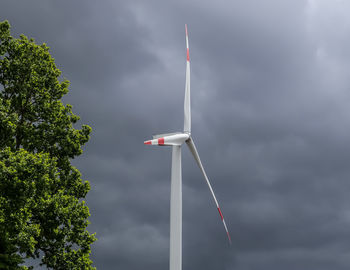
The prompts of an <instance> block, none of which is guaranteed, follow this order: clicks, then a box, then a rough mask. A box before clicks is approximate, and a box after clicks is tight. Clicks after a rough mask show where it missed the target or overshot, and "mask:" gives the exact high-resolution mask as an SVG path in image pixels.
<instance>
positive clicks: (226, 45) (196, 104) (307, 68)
mask: <svg viewBox="0 0 350 270" xmlns="http://www.w3.org/2000/svg"><path fill="white" fill-rule="evenodd" d="M349 10H350V6H349V4H348V3H346V2H345V1H340V0H339V1H330V0H326V1H322V2H319V1H313V0H309V1H276V0H268V1H257V0H251V1H243V0H235V1H231V2H229V3H228V2H227V1H223V0H220V1H215V2H214V1H190V2H189V1H183V0H181V1H176V2H175V1H174V2H171V1H170V2H169V1H156V0H150V1H102V2H101V1H100V2H96V3H95V2H93V1H74V2H71V1H59V2H54V1H45V2H43V1H30V2H20V1H11V2H10V1H7V2H5V1H3V3H2V4H1V9H0V18H1V19H8V20H9V21H10V23H11V24H12V31H13V33H15V34H16V35H17V34H20V33H25V34H26V35H28V36H30V37H34V38H35V39H36V40H37V41H38V42H46V43H47V44H48V45H49V46H50V47H51V52H52V54H53V55H54V57H55V59H56V63H57V65H58V66H59V68H60V69H61V70H62V71H63V76H64V77H66V78H67V79H69V80H70V81H71V87H70V93H69V94H68V95H67V97H65V101H66V102H68V103H71V104H73V106H74V111H75V112H76V113H77V114H78V115H80V116H81V117H82V120H81V122H82V123H87V124H89V125H91V126H92V127H93V134H92V138H91V141H90V142H89V143H88V144H87V145H86V147H85V152H84V155H82V156H81V157H79V158H78V159H77V160H76V161H75V164H76V165H77V166H78V168H79V169H80V170H81V171H82V173H83V176H84V178H85V179H88V180H90V183H91V186H92V189H91V192H90V193H89V195H88V198H87V202H88V205H89V207H90V212H91V214H92V216H91V225H90V227H89V229H90V231H92V232H97V237H98V238H99V240H98V242H96V243H95V244H94V245H93V255H92V257H93V260H94V264H95V266H97V267H98V268H100V269H131V270H132V269H155V270H156V269H167V267H168V253H169V195H170V162H171V151H170V149H168V148H166V147H162V148H150V147H144V145H143V143H142V142H143V141H144V140H146V139H148V138H150V136H151V135H152V134H157V133H164V132H172V131H178V130H181V129H182V126H183V95H184V84H185V81H184V80H185V77H184V75H185V49H184V46H185V43H184V24H185V23H187V24H188V25H189V32H190V51H191V61H192V62H191V82H192V85H191V86H192V87H191V89H192V131H193V137H194V140H195V142H196V144H197V148H198V151H199V153H200V155H201V158H202V160H203V163H204V166H205V168H206V170H207V173H208V175H209V178H210V179H211V181H212V184H213V187H214V190H215V192H216V195H217V197H218V199H219V201H220V202H221V206H222V208H223V211H224V214H225V218H226V220H227V223H228V225H229V228H230V231H231V234H232V238H233V245H232V246H231V247H229V246H228V243H227V240H226V239H225V237H226V236H225V232H224V229H223V228H222V224H221V221H220V219H219V217H218V215H217V212H216V209H215V206H214V203H213V201H212V199H211V198H210V193H209V191H208V190H207V187H206V184H205V182H204V181H203V179H202V176H201V173H200V171H199V170H198V168H197V166H196V164H195V162H194V161H193V159H192V157H191V154H190V153H189V151H188V150H187V149H183V184H184V186H183V193H184V198H183V199H184V218H183V234H184V235H183V266H184V267H183V268H184V269H239V270H245V269H249V270H254V269H281V268H283V269H287V270H288V269H317V270H322V269H334V270H341V269H348V266H349V264H350V261H349V256H348V250H349V248H350V245H349V244H348V241H347V239H348V238H349V236H350V229H349V228H350V227H349V225H350V208H349V203H350V200H349V198H348V194H349V192H350V182H349V181H348V179H349V178H350V169H349V168H350V167H349V166H348V160H349V159H350V146H349V145H350V139H349V138H350V137H349V136H348V130H349V128H348V127H349V126H350V117H349V114H350V110H349V109H348V108H349V106H348V104H349V102H350V94H349V93H350V91H349V85H350V81H349V80H350V79H349V78H350V76H349V75H350V74H349V70H350V58H349V57H350V55H349V50H348V48H349V45H350V38H349V35H348V33H349V27H350V19H349V16H348V13H349Z"/></svg>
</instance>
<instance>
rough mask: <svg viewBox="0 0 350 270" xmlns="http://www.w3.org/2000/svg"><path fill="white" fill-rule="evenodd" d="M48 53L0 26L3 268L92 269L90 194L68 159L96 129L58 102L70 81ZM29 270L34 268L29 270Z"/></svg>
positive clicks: (0, 240) (0, 239)
mask: <svg viewBox="0 0 350 270" xmlns="http://www.w3.org/2000/svg"><path fill="white" fill-rule="evenodd" d="M60 75H61V72H60V70H59V69H58V68H57V67H56V65H55V63H54V59H53V58H52V56H51V55H50V52H49V48H48V47H47V46H46V45H45V44H42V45H37V44H36V43H35V42H34V40H33V39H28V38H27V37H26V36H24V35H21V36H20V38H13V37H12V36H11V35H10V25H9V23H8V22H7V21H4V22H0V268H1V269H28V267H26V266H21V264H23V262H24V260H25V259H26V258H34V259H36V258H41V264H42V265H45V266H46V267H47V268H49V269H65V270H66V269H93V267H92V266H91V264H92V261H91V260H90V258H89V255H90V252H91V249H90V245H91V244H92V243H93V242H94V241H95V240H96V239H95V236H94V234H90V233H89V232H88V231H87V229H86V227H87V226H88V224H89V221H88V220H87V218H88V217H89V216H90V214H89V209H88V207H87V206H86V205H85V202H84V201H83V200H82V199H83V198H85V196H86V194H87V192H88V191H89V189H90V185H89V183H88V182H87V181H83V180H82V179H81V174H80V172H79V171H78V170H77V169H76V168H75V167H74V166H72V165H71V159H73V158H74V157H76V156H79V155H80V154H82V146H83V145H84V144H85V143H86V142H87V141H88V140H89V134H90V132H91V128H90V127H89V126H87V125H82V127H81V129H75V128H74V127H73V125H74V124H75V123H76V122H77V121H78V120H79V117H78V116H77V115H75V114H73V112H72V106H71V105H69V104H68V105H64V104H63V103H62V101H61V98H62V97H63V96H64V95H65V94H66V93H67V92H68V86H69V82H68V81H67V80H63V81H59V78H60ZM29 268H30V269H32V267H29Z"/></svg>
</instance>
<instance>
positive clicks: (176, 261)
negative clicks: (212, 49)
mask: <svg viewBox="0 0 350 270" xmlns="http://www.w3.org/2000/svg"><path fill="white" fill-rule="evenodd" d="M185 29H186V49H187V62H186V85H185V101H184V131H183V132H176V133H168V134H159V135H155V136H153V140H149V141H145V142H144V144H150V145H160V146H172V161H171V192H170V270H181V269H182V175H181V146H182V144H183V143H185V142H186V144H187V146H188V148H189V149H190V151H191V153H192V155H193V157H194V159H195V161H196V162H197V164H198V166H199V168H200V170H201V171H202V174H203V176H204V178H205V181H206V183H207V185H208V187H209V190H210V192H211V195H212V196H213V199H214V202H215V204H216V207H217V209H218V212H219V215H220V218H221V220H222V222H223V224H224V227H225V230H226V234H227V237H228V240H229V242H230V244H231V237H230V234H229V232H228V230H227V226H226V223H225V220H224V216H223V214H222V211H221V209H220V206H219V203H218V201H217V199H216V197H215V194H214V191H213V188H212V186H211V184H210V182H209V179H208V177H207V174H206V173H205V171H204V168H203V165H202V162H201V160H200V158H199V155H198V152H197V149H196V146H195V144H194V142H193V139H192V136H191V99H190V91H191V90H190V51H189V46H188V31H187V25H185Z"/></svg>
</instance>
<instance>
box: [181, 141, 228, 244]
mask: <svg viewBox="0 0 350 270" xmlns="http://www.w3.org/2000/svg"><path fill="white" fill-rule="evenodd" d="M186 143H187V145H188V148H189V149H190V151H191V153H192V155H193V157H194V159H195V160H196V162H197V164H198V167H199V168H200V169H201V171H202V173H203V175H204V178H205V180H206V182H207V184H208V187H209V190H210V192H211V195H212V196H213V198H214V201H215V204H216V207H217V209H218V212H219V215H220V218H221V220H222V223H223V224H224V227H225V230H226V234H227V237H228V241H229V242H230V244H231V236H230V233H229V231H228V229H227V226H226V222H225V219H224V216H223V214H222V212H221V209H220V206H219V203H218V200H217V199H216V196H215V194H214V190H213V188H212V186H211V184H210V182H209V179H208V176H207V174H206V173H205V170H204V168H203V165H202V162H201V159H200V158H199V155H198V152H197V149H196V146H195V145H194V142H193V140H192V138H191V137H190V138H189V139H188V140H187V141H186Z"/></svg>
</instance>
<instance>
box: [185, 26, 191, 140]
mask: <svg viewBox="0 0 350 270" xmlns="http://www.w3.org/2000/svg"><path fill="white" fill-rule="evenodd" d="M185 29H186V50H187V61H186V84H185V102H184V132H187V133H191V89H190V49H189V47H188V31H187V24H185Z"/></svg>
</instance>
